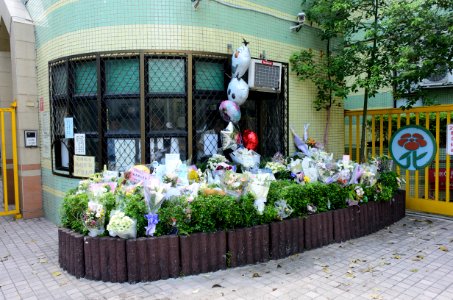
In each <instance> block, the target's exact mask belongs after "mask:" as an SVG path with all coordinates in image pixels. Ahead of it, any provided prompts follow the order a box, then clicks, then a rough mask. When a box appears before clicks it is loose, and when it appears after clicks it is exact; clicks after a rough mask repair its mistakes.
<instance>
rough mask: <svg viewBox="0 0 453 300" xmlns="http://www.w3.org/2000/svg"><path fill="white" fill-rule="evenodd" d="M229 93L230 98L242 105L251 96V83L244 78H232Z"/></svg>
mask: <svg viewBox="0 0 453 300" xmlns="http://www.w3.org/2000/svg"><path fill="white" fill-rule="evenodd" d="M227 95H228V100H230V101H233V102H236V103H237V104H238V105H242V104H244V102H245V100H247V97H248V96H249V85H248V84H247V82H245V81H244V80H243V79H237V78H236V77H235V78H232V79H231V81H230V83H229V84H228V90H227Z"/></svg>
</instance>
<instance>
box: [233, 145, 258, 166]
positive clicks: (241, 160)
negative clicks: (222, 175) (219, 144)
mask: <svg viewBox="0 0 453 300" xmlns="http://www.w3.org/2000/svg"><path fill="white" fill-rule="evenodd" d="M231 159H232V160H233V162H235V163H236V164H239V165H241V166H242V167H243V168H244V169H245V170H257V169H258V167H259V165H260V159H261V156H260V155H259V154H258V153H256V152H255V151H253V150H248V149H246V148H239V149H236V150H235V151H233V153H231Z"/></svg>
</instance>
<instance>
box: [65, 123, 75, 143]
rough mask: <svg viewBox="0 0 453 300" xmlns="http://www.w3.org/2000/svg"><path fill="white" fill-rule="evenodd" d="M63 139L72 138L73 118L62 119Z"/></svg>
mask: <svg viewBox="0 0 453 300" xmlns="http://www.w3.org/2000/svg"><path fill="white" fill-rule="evenodd" d="M64 138H65V139H72V138H74V119H73V118H64Z"/></svg>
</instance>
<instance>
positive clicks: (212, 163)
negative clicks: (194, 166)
mask: <svg viewBox="0 0 453 300" xmlns="http://www.w3.org/2000/svg"><path fill="white" fill-rule="evenodd" d="M228 163H229V161H228V159H227V158H226V157H225V156H223V155H220V154H214V155H213V156H211V157H210V158H209V159H208V163H207V168H208V169H209V170H211V171H216V170H221V169H224V170H231V169H232V166H230V165H229V164H228Z"/></svg>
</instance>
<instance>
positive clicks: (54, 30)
mask: <svg viewBox="0 0 453 300" xmlns="http://www.w3.org/2000/svg"><path fill="white" fill-rule="evenodd" d="M0 2H1V3H3V5H4V6H5V5H6V6H10V7H12V6H20V5H21V7H23V8H24V11H25V12H26V13H28V15H29V19H30V24H29V25H30V26H32V30H34V31H32V32H33V42H34V46H33V48H32V49H33V51H31V50H28V51H30V52H31V53H32V54H33V55H35V64H36V69H35V70H36V71H35V70H34V69H31V70H29V72H30V73H33V74H34V77H33V78H36V79H33V80H34V81H33V80H31V81H30V82H29V83H30V86H31V85H34V86H35V88H36V91H35V92H34V94H32V93H31V94H30V95H29V96H30V98H31V99H32V101H33V103H34V106H33V108H31V107H28V106H27V100H21V99H20V98H21V95H20V94H16V93H15V92H9V94H1V99H0V100H1V101H7V100H4V99H12V98H16V99H17V100H18V112H19V113H18V117H19V119H22V118H26V117H22V115H21V114H20V110H21V109H25V108H27V109H30V110H32V113H33V118H35V119H36V124H35V125H34V127H33V128H36V129H39V132H38V133H39V137H40V139H39V148H38V150H37V149H34V150H37V153H38V158H39V175H40V179H41V182H42V183H41V184H40V188H41V190H42V207H43V214H44V215H45V216H46V218H48V219H50V220H52V221H54V222H55V223H58V222H59V207H60V204H61V201H62V198H63V197H64V195H65V193H66V191H67V190H68V189H70V188H72V187H74V186H75V185H77V183H78V181H79V180H80V176H79V175H80V174H79V173H78V172H79V171H80V170H78V167H77V166H78V165H79V164H80V156H82V157H88V158H90V159H91V162H90V163H93V161H94V166H95V169H96V171H99V170H102V169H103V168H104V166H105V167H106V168H109V169H115V170H119V171H124V170H126V169H127V168H128V167H129V166H130V165H132V164H137V163H145V164H148V163H151V162H152V161H154V160H157V161H159V160H161V159H162V155H163V154H164V153H179V154H180V156H181V158H182V159H184V160H185V159H190V160H192V161H202V160H203V159H206V157H208V156H209V155H212V154H214V153H216V152H217V148H218V145H219V143H220V141H219V139H218V133H219V131H220V130H222V129H224V128H225V127H226V125H227V123H226V122H224V121H223V120H222V119H221V118H220V115H219V113H218V106H219V103H220V102H221V101H222V100H225V99H227V97H228V95H227V90H228V85H229V82H230V76H231V56H232V53H233V52H234V51H235V50H236V49H237V48H238V47H239V46H241V44H242V43H243V40H246V41H247V42H248V43H249V44H248V47H249V49H250V52H251V56H252V58H254V59H257V60H258V65H261V64H260V62H262V61H263V60H265V62H272V64H274V66H277V65H278V64H281V71H282V73H281V76H279V78H278V82H279V85H278V87H279V89H278V91H277V90H276V91H272V92H269V91H262V90H259V89H257V90H254V89H251V91H250V93H249V96H248V99H247V101H246V102H245V103H244V104H243V105H242V106H241V113H242V118H241V121H240V122H239V127H240V128H241V129H242V130H243V129H251V130H253V131H255V132H256V133H257V134H258V137H259V141H260V146H259V149H258V152H259V153H260V154H261V155H262V156H272V155H273V154H274V153H275V152H277V151H280V152H284V153H286V154H289V153H292V152H294V151H295V149H294V146H293V142H292V136H291V133H290V131H289V128H290V127H292V128H294V129H295V131H296V132H298V133H300V134H301V135H302V134H303V128H304V124H305V123H309V124H310V136H312V137H313V138H315V139H317V140H321V139H322V134H323V130H324V124H325V117H326V116H325V112H323V111H321V112H317V111H316V110H315V109H314V108H313V105H312V102H313V100H314V97H315V95H316V87H315V86H314V85H312V84H311V83H310V82H302V81H299V80H298V79H297V77H296V75H295V74H294V73H293V72H291V69H290V66H289V64H288V61H289V57H290V55H291V54H292V53H293V52H295V51H298V50H300V49H302V48H305V49H312V50H313V51H321V50H323V49H325V43H324V42H322V41H321V40H320V39H319V37H318V30H317V29H316V28H315V27H312V26H311V25H310V24H309V23H306V24H304V25H303V26H300V28H297V29H299V30H295V26H296V27H297V24H298V23H297V15H298V13H300V12H301V8H300V1H299V0H291V1H277V0H266V1H255V0H223V1H220V0H218V1H217V0H209V1H208V0H201V1H191V0H172V1H142V0H139V1H121V0H104V1H89V0H79V1H73V0H60V1H57V0H29V1H18V0H17V1H16V0H1V1H0ZM5 18H6V17H4V13H3V12H2V23H1V24H2V26H0V32H2V31H1V28H4V27H5V24H6V23H7V22H9V21H8V20H6V19H5ZM27 18H28V17H27ZM6 27H7V26H6ZM291 27H293V29H291ZM6 31H7V33H4V34H2V35H1V36H0V37H4V38H5V39H6V40H8V39H9V40H10V44H11V39H12V37H13V34H11V32H10V30H6ZM3 48H5V49H6V50H4V49H3ZM3 48H2V49H0V50H1V52H0V53H1V54H2V55H5V54H4V53H5V52H9V53H11V54H10V57H11V58H9V60H10V61H13V54H12V53H13V52H14V51H17V49H14V47H13V46H12V45H10V46H9V49H7V48H8V47H5V46H4V47H3ZM35 49H36V50H35ZM7 50H9V51H7ZM6 60H8V58H7V59H6ZM6 64H7V63H5V65H6ZM278 66H279V65H278ZM258 67H259V66H258ZM0 68H2V65H0ZM3 68H7V67H3ZM9 68H10V69H11V67H9ZM0 70H1V69H0ZM34 71H35V72H34ZM249 73H250V70H249ZM9 76H10V77H12V78H14V74H12V73H11V75H9ZM247 76H248V75H247V74H246V75H245V76H244V79H245V80H246V81H247V79H248V77H247ZM27 97H28V96H27ZM23 101H25V102H23ZM2 103H3V102H2ZM30 120H31V118H30ZM38 120H39V124H38V122H37V121H38ZM331 120H332V121H331V130H330V133H329V145H330V146H329V148H328V150H329V151H330V152H334V153H335V154H336V155H337V156H339V155H340V154H342V153H343V149H344V122H343V109H342V108H335V109H334V110H333V113H332V118H331ZM68 127H71V128H72V132H73V133H74V135H76V134H77V137H76V138H81V139H82V141H83V142H82V143H80V142H77V141H75V139H74V137H75V136H71V135H68V133H67V132H65V131H66V130H67V129H68ZM20 130H21V129H19V131H20ZM19 134H21V132H19ZM79 141H80V140H79ZM81 145H83V146H84V147H81ZM20 155H22V156H28V154H27V152H24V153H20ZM22 192H23V191H22ZM24 201H25V200H24Z"/></svg>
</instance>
